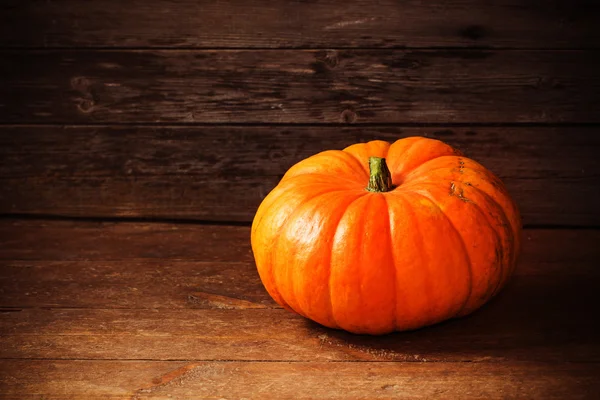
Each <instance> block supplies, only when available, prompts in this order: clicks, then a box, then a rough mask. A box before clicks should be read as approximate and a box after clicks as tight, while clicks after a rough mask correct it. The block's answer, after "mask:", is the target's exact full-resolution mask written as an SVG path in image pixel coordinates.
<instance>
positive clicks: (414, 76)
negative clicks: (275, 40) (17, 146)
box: [0, 49, 600, 123]
mask: <svg viewBox="0 0 600 400" xmlns="http://www.w3.org/2000/svg"><path fill="white" fill-rule="evenodd" d="M596 54H597V53H596V52H595V51H577V50H563V51H522V50H514V51H498V50H381V49H380V50H318V51H316V50H279V51H272V50H236V51H232V50H228V51H226V50H206V51H202V50H195V51H192V50H143V51H142V50H140V51H98V50H96V51H90V50H86V51H84V50H80V51H58V50H54V51H45V50H40V51H3V52H2V57H3V62H2V63H0V99H3V101H2V108H1V110H2V112H1V113H0V122H5V123H6V122H11V123H34V122H35V123H44V122H46V123H50V122H52V123H98V122H104V123H106V122H111V123H116V122H118V123H159V122H163V123H164V122H177V123H232V122H235V123H381V122H385V123H423V122H428V123H448V122H452V123H460V122H464V123H473V122H476V123H507V122H508V123H557V122H560V123H568V122H576V123H583V122H586V123H591V122H595V123H598V122H600V113H598V112H597V110H598V109H599V108H600V75H599V74H598V73H597V72H598V69H599V68H600V58H598V57H596Z"/></svg>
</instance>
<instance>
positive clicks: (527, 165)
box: [0, 126, 600, 226]
mask: <svg viewBox="0 0 600 400" xmlns="http://www.w3.org/2000/svg"><path fill="white" fill-rule="evenodd" d="M599 133H600V132H599V128H598V127H554V128H551V127H547V128H546V127H544V128H531V127H520V128H513V127H511V128H502V127H487V128H486V127H470V128H464V127H463V128H461V127H450V128H441V127H438V128H396V127H294V126H284V127H277V126H273V127H231V126H229V127H215V126H208V127H207V126H201V127H172V126H171V127H128V126H121V127H96V126H94V127H90V126H87V127H86V126H83V127H82V126H75V127H56V126H25V127H24V126H4V127H0V159H2V162H0V182H1V183H2V185H3V188H4V189H3V190H2V191H0V213H3V214H11V213H12V214H15V213H26V214H55V215H69V216H100V217H117V216H135V217H163V218H171V217H178V218H193V219H204V220H238V221H251V220H252V218H253V216H254V212H255V211H256V209H257V207H258V205H259V203H260V201H261V200H262V199H263V198H264V196H265V195H266V194H267V193H268V192H269V191H270V190H271V189H272V188H273V187H274V186H275V185H276V184H277V182H278V181H279V179H280V178H281V177H282V176H283V174H284V173H285V171H286V170H287V169H288V168H289V167H290V166H292V165H293V164H295V163H296V162H298V161H300V160H301V159H303V158H306V157H309V156H310V155H312V154H316V153H318V152H320V151H323V150H328V149H342V148H344V147H345V146H348V145H350V144H352V143H355V142H360V141H368V140H373V139H383V140H387V141H394V140H396V139H399V138H402V137H407V136H413V135H425V136H430V137H433V138H437V139H441V140H444V141H446V142H447V143H449V144H451V145H453V146H455V147H457V148H458V149H460V150H461V151H463V152H464V153H465V154H466V155H467V156H469V157H471V158H473V159H475V160H478V161H479V162H481V163H483V164H484V165H485V166H487V167H488V168H490V169H491V170H492V171H493V172H495V173H496V174H497V175H498V176H499V177H500V178H501V179H502V180H503V181H504V182H505V184H506V185H507V187H508V189H509V192H510V193H511V194H512V195H513V197H514V198H515V200H516V202H517V204H518V205H519V207H520V210H521V214H522V216H523V222H524V223H525V224H536V225H541V224H560V225H569V226H590V225H592V226H598V225H600V213H599V212H598V207H597V205H598V204H600V190H599V188H600V158H599V157H598V154H599V153H600V135H599ZM365 186H366V182H365Z"/></svg>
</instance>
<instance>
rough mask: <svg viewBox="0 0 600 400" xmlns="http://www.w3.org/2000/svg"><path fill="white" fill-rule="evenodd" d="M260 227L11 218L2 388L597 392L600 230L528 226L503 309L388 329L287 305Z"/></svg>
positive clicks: (493, 306) (27, 393)
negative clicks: (257, 256) (262, 266)
mask: <svg viewBox="0 0 600 400" xmlns="http://www.w3.org/2000/svg"><path fill="white" fill-rule="evenodd" d="M249 234H250V229H249V227H246V226H237V227H235V226H221V225H198V224H171V223H123V222H120V223H117V222H101V221H96V222H93V221H90V222H85V221H81V222H75V221H53V220H47V221H41V220H19V219H5V220H4V221H2V223H0V249H1V250H0V265H1V266H2V268H0V271H1V272H0V288H1V291H0V307H1V308H0V371H1V373H0V397H1V398H25V399H27V398H36V397H35V396H38V395H41V394H43V395H44V398H77V397H78V396H82V395H83V393H86V395H87V396H88V397H87V398H101V397H102V396H105V398H123V399H126V398H127V399H132V398H165V396H167V395H171V396H173V397H174V398H178V396H181V397H182V398H187V397H189V396H192V397H194V396H195V397H200V398H212V397H219V396H224V397H226V398H239V397H244V396H246V397H248V398H269V397H295V398H308V397H327V398H361V397H365V396H367V397H370V398H371V397H374V398H377V397H378V396H379V397H382V398H385V397H390V396H399V397H414V396H417V397H419V396H425V397H427V396H428V395H429V394H431V395H432V396H434V395H447V396H449V397H462V396H468V397H478V398H495V396H497V397H503V396H509V397H521V396H523V395H524V394H531V396H529V395H527V397H543V398H551V397H553V396H554V397H555V398H561V397H564V396H565V393H569V394H570V395H572V397H570V398H592V397H593V394H594V393H595V391H597V390H599V389H600V385H599V383H598V381H597V379H596V377H597V374H598V371H599V368H598V362H600V343H599V342H598V337H599V334H600V323H599V322H598V320H597V319H596V318H590V315H594V314H595V313H596V312H597V308H596V306H594V304H595V302H594V298H595V296H596V292H597V288H598V286H599V284H600V271H599V270H598V268H597V265H598V261H599V260H600V248H599V247H598V246H595V245H596V243H598V241H599V240H600V230H594V229H591V230H581V229H571V230H567V229H527V230H525V231H524V234H523V243H524V247H523V253H522V255H521V258H520V261H519V266H518V268H517V270H516V273H515V276H514V277H513V278H512V280H511V281H510V282H509V284H508V286H507V287H506V289H505V290H504V291H503V292H501V293H500V294H499V295H498V297H497V298H496V299H494V300H493V301H492V302H491V303H490V304H488V305H487V306H485V307H484V308H483V309H481V310H479V311H477V312H475V313H474V314H472V315H471V316H468V317H466V318H462V319H458V320H453V321H449V322H446V323H443V324H439V325H437V326H434V327H430V328H426V329H422V330H418V331H414V332H405V333H396V334H392V335H388V336H384V337H370V336H357V335H351V334H347V333H344V332H341V331H334V330H330V329H327V328H323V327H321V326H318V325H317V324H314V323H312V322H309V321H307V320H305V319H303V318H301V317H299V316H297V315H295V314H292V313H290V312H288V311H285V310H283V309H281V308H279V307H278V306H277V305H276V304H275V303H274V302H272V300H270V299H269V297H268V295H267V294H266V292H265V291H264V289H263V288H262V285H261V283H260V280H259V278H258V274H257V273H256V269H255V266H254V264H253V262H252V258H251V250H250V245H249V241H248V238H249ZM275 326H276V327H277V329H273V327H275ZM357 362H360V363H357ZM332 363H335V364H332ZM333 365H335V368H332V366H333ZM274 374H277V378H275V377H274ZM423 374H426V375H427V376H426V377H423V376H421V375H423ZM34 376H37V377H39V378H33V377H34ZM341 378H343V379H341ZM298 382H301V383H304V384H303V385H301V386H302V387H301V386H298V385H299V383H298ZM306 382H310V383H311V386H315V387H317V388H316V389H314V390H317V392H315V391H314V390H312V391H310V392H309V391H308V389H306V388H303V387H304V386H306ZM448 382H452V384H451V385H449V384H448ZM294 393H296V395H294Z"/></svg>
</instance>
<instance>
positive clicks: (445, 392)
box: [0, 360, 600, 400]
mask: <svg viewBox="0 0 600 400" xmlns="http://www.w3.org/2000/svg"><path fill="white" fill-rule="evenodd" d="M0 369H1V370H2V371H3V372H4V374H3V375H0V387H1V388H2V390H3V393H2V396H3V397H2V398H3V399H14V400H39V399H40V398H43V399H48V400H58V399H60V400H64V399H83V398H85V399H90V400H100V399H103V400H104V399H115V400H116V399H121V400H142V399H161V400H165V399H242V398H245V399H271V398H273V399H365V398H368V399H390V398H395V399H398V398H403V399H408V398H456V399H464V398H469V399H506V398H540V399H561V400H562V399H567V398H568V399H585V398H589V399H593V398H595V396H596V395H597V393H598V390H599V384H598V379H597V378H598V374H599V373H600V370H599V369H598V367H597V366H596V365H591V366H590V365H585V364H572V363H561V364H544V363H520V362H506V363H502V364H496V363H395V362H394V363H390V362H344V363H328V362H260V363H248V362H181V361H101V362H98V361H88V360H81V361H62V360H47V361H43V362H40V361H36V360H2V361H0ZM65 376H68V377H70V379H69V381H68V384H67V382H65V381H64V377H65Z"/></svg>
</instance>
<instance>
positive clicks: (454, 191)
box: [450, 182, 474, 204]
mask: <svg viewBox="0 0 600 400" xmlns="http://www.w3.org/2000/svg"><path fill="white" fill-rule="evenodd" d="M450 196H456V197H458V198H459V199H460V200H462V201H464V202H465V203H473V201H472V200H471V199H468V198H467V197H465V192H464V190H463V189H462V188H459V187H457V186H456V184H455V183H454V182H450ZM473 204H474V203H473Z"/></svg>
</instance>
